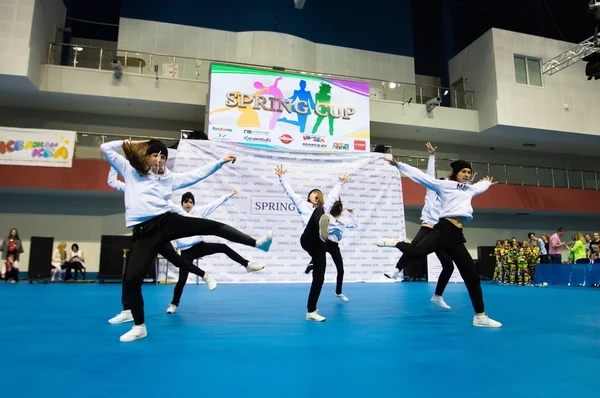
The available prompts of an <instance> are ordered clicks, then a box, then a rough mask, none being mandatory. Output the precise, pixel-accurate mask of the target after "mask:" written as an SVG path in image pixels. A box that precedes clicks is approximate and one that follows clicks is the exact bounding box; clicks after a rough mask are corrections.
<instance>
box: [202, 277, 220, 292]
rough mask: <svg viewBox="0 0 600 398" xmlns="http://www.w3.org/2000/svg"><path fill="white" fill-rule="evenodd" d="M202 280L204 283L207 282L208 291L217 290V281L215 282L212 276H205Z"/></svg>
mask: <svg viewBox="0 0 600 398" xmlns="http://www.w3.org/2000/svg"><path fill="white" fill-rule="evenodd" d="M202 280H203V281H204V282H206V284H207V285H208V290H215V289H216V287H217V281H216V280H215V278H213V277H212V275H209V274H204V276H203V277H202Z"/></svg>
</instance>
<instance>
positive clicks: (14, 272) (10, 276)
mask: <svg viewBox="0 0 600 398" xmlns="http://www.w3.org/2000/svg"><path fill="white" fill-rule="evenodd" d="M0 276H1V277H2V279H4V281H5V282H6V283H16V282H18V281H19V263H18V262H17V260H15V255H14V254H13V253H10V254H9V255H8V256H7V259H6V261H5V262H4V264H3V265H2V267H1V268H0Z"/></svg>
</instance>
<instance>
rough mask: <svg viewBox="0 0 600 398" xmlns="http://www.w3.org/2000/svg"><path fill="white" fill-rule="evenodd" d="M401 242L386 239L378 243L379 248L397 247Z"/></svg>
mask: <svg viewBox="0 0 600 398" xmlns="http://www.w3.org/2000/svg"><path fill="white" fill-rule="evenodd" d="M398 242H400V241H399V240H398V239H391V238H384V239H379V240H378V241H377V246H379V247H396V244H397V243H398Z"/></svg>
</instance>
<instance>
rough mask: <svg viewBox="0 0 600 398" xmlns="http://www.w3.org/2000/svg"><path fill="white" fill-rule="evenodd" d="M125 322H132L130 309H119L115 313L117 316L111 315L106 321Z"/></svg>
mask: <svg viewBox="0 0 600 398" xmlns="http://www.w3.org/2000/svg"><path fill="white" fill-rule="evenodd" d="M125 322H133V315H131V310H125V311H121V312H119V313H118V314H117V316H115V317H112V318H110V319H109V320H108V323H110V324H112V325H117V324H119V323H125Z"/></svg>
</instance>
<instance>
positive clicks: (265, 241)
mask: <svg viewBox="0 0 600 398" xmlns="http://www.w3.org/2000/svg"><path fill="white" fill-rule="evenodd" d="M271 243H273V231H269V232H267V234H266V235H265V236H263V237H262V238H260V239H259V240H257V241H256V248H257V249H259V250H262V251H264V252H268V251H269V248H270V247H271Z"/></svg>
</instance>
